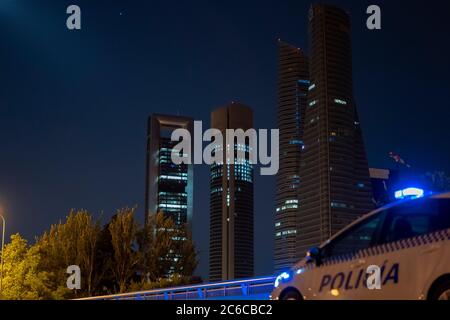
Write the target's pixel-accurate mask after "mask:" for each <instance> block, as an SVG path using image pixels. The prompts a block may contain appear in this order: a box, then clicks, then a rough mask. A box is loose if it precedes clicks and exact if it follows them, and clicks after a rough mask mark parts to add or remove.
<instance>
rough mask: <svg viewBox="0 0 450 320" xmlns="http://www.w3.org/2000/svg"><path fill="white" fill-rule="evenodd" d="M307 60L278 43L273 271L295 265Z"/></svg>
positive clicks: (293, 50) (300, 54) (297, 49)
mask: <svg viewBox="0 0 450 320" xmlns="http://www.w3.org/2000/svg"><path fill="white" fill-rule="evenodd" d="M309 86H310V81H309V70H308V58H307V57H306V55H305V53H304V52H303V51H302V50H301V49H299V48H297V47H295V46H293V45H290V44H288V43H285V42H282V41H281V40H279V41H278V129H279V130H280V144H279V145H280V159H281V161H280V169H279V171H278V174H277V185H276V212H275V270H276V271H281V270H284V269H286V268H289V267H291V266H292V265H293V264H294V263H295V262H297V252H296V239H297V232H298V230H297V216H298V214H299V211H298V208H299V201H300V200H299V188H300V160H301V155H302V148H303V145H304V144H303V128H304V118H305V110H306V105H307V93H308V89H309Z"/></svg>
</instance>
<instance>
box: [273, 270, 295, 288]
mask: <svg viewBox="0 0 450 320" xmlns="http://www.w3.org/2000/svg"><path fill="white" fill-rule="evenodd" d="M290 277H291V275H290V274H289V273H288V272H283V273H282V274H280V275H279V276H278V277H277V278H276V279H275V284H274V286H275V288H277V287H278V286H279V285H280V283H282V282H285V281H287V280H289V278H290Z"/></svg>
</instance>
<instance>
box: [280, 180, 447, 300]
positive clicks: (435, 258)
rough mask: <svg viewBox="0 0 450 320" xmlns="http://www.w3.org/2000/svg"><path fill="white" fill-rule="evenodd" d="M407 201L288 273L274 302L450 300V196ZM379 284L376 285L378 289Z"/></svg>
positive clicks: (358, 224)
mask: <svg viewBox="0 0 450 320" xmlns="http://www.w3.org/2000/svg"><path fill="white" fill-rule="evenodd" d="M423 196H424V193H423V190H420V189H417V188H409V189H405V190H402V191H399V192H398V193H397V194H396V197H397V198H404V197H405V198H408V197H409V198H408V199H407V200H401V201H400V202H397V203H395V204H392V205H389V206H386V207H384V208H381V209H378V210H376V211H373V212H371V213H369V214H368V215H365V216H364V217H362V218H360V219H359V220H357V221H355V222H354V223H352V224H351V225H350V226H348V227H347V228H345V229H344V230H342V231H341V232H339V233H338V234H336V235H335V236H334V237H332V238H331V239H330V240H328V241H327V242H325V243H324V244H323V245H322V246H320V247H318V248H313V249H311V250H310V251H309V252H308V253H307V255H306V257H305V258H304V259H303V260H301V261H300V262H298V263H297V264H296V265H295V266H294V267H293V268H291V269H290V270H289V271H286V272H283V273H282V274H280V275H279V276H278V277H277V278H276V281H275V289H274V290H273V292H272V294H271V299H273V300H306V299H312V300H314V299H319V300H320V299H322V300H332V299H356V300H372V299H382V300H413V299H414V300H415V299H423V300H424V299H430V300H450V193H446V194H440V195H431V196H427V197H423ZM374 284H375V286H374Z"/></svg>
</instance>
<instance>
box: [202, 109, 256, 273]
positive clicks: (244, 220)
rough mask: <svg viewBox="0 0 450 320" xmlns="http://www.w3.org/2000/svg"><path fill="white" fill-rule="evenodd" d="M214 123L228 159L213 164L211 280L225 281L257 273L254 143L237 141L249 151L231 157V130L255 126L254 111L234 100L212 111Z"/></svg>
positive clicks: (224, 154) (235, 147)
mask: <svg viewBox="0 0 450 320" xmlns="http://www.w3.org/2000/svg"><path fill="white" fill-rule="evenodd" d="M211 126H212V128H214V129H218V130H220V131H221V132H222V135H223V137H224V141H223V143H222V144H221V145H218V146H217V147H216V148H215V152H221V153H222V155H223V159H224V161H223V162H222V163H216V164H213V165H211V190H210V252H209V254H210V261H209V264H210V266H209V280H210V281H222V280H231V279H239V278H248V277H251V276H253V251H254V249H253V228H254V227H253V168H252V165H251V164H250V161H249V160H248V159H249V152H250V146H249V144H248V143H247V141H246V143H245V144H244V145H239V144H235V146H234V151H235V152H234V154H235V156H236V152H237V150H238V149H239V150H241V151H242V150H245V154H246V159H245V161H234V162H235V163H234V164H229V163H227V162H228V161H226V159H227V148H230V145H229V144H228V142H225V137H226V130H227V129H242V130H244V131H247V130H248V129H251V128H253V111H252V110H251V109H250V108H249V107H246V106H244V105H242V104H238V103H232V104H230V105H228V106H225V107H223V108H220V109H217V110H215V111H213V112H212V114H211Z"/></svg>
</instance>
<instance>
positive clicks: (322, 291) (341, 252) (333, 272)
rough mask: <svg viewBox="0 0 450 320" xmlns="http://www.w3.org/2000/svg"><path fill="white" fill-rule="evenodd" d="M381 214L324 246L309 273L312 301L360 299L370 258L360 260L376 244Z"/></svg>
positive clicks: (355, 226)
mask: <svg viewBox="0 0 450 320" xmlns="http://www.w3.org/2000/svg"><path fill="white" fill-rule="evenodd" d="M384 216H385V213H384V212H383V211H381V212H378V213H376V214H374V215H372V216H369V217H368V218H366V219H364V220H363V221H361V222H359V223H357V224H356V225H354V226H352V227H350V228H349V229H348V230H346V231H344V232H343V233H342V234H340V235H339V236H337V237H336V238H334V239H333V240H331V241H330V242H329V243H328V244H326V245H325V246H324V247H323V248H322V249H321V253H320V262H319V265H318V266H317V267H315V269H314V271H313V273H312V274H313V275H314V276H313V277H314V279H313V283H314V285H313V294H312V296H313V298H314V299H325V300H332V299H361V298H362V297H363V296H364V294H363V291H364V290H367V288H366V268H367V266H368V265H371V263H372V261H371V257H370V256H368V255H367V256H363V254H362V253H363V252H364V251H365V250H368V249H370V248H371V247H372V246H373V244H374V243H375V242H376V240H377V237H378V235H379V232H380V230H381V226H382V224H383V220H384Z"/></svg>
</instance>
